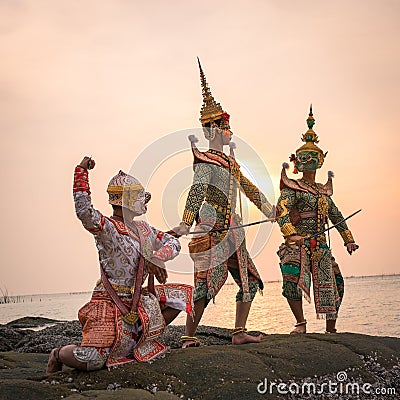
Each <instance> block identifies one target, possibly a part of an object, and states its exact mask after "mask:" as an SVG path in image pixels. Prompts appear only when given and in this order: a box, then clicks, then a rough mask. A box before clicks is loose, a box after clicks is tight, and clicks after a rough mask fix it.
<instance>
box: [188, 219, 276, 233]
mask: <svg viewBox="0 0 400 400" xmlns="http://www.w3.org/2000/svg"><path fill="white" fill-rule="evenodd" d="M264 222H275V218H266V219H262V220H260V221H255V222H250V223H248V224H243V225H237V226H230V227H229V228H217V229H210V230H208V231H190V232H189V233H188V235H199V234H204V233H210V232H224V231H231V230H233V229H239V228H245V227H246V226H252V225H258V224H263V223H264Z"/></svg>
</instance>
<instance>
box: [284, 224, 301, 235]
mask: <svg viewBox="0 0 400 400" xmlns="http://www.w3.org/2000/svg"><path fill="white" fill-rule="evenodd" d="M281 232H282V235H283V236H284V237H288V236H292V235H296V234H297V232H296V229H295V227H294V226H293V225H292V224H291V223H290V222H286V223H285V224H283V225H282V226H281Z"/></svg>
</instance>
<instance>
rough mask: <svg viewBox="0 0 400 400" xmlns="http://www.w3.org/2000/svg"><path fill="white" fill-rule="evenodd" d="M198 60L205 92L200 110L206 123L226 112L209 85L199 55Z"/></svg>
mask: <svg viewBox="0 0 400 400" xmlns="http://www.w3.org/2000/svg"><path fill="white" fill-rule="evenodd" d="M197 62H198V64H199V70H200V81H201V88H202V94H203V105H202V106H201V110H200V122H201V124H202V125H204V124H206V123H207V122H211V121H214V120H216V119H219V118H221V116H222V115H223V114H226V113H224V110H223V109H222V107H221V104H219V103H217V102H216V101H215V99H214V97H213V95H212V94H211V90H210V88H209V87H208V84H207V81H206V76H205V75H204V72H203V68H202V67H201V64H200V60H199V57H197Z"/></svg>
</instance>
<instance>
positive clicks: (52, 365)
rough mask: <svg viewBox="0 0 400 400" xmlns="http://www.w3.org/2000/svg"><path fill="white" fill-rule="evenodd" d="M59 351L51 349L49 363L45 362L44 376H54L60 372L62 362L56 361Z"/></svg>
mask: <svg viewBox="0 0 400 400" xmlns="http://www.w3.org/2000/svg"><path fill="white" fill-rule="evenodd" d="M58 351H59V349H58V348H56V349H53V350H52V351H51V353H50V356H49V361H48V362H47V368H46V375H51V374H54V373H55V372H58V371H61V370H62V366H63V364H62V362H61V361H58V359H57V358H58V357H57V353H58Z"/></svg>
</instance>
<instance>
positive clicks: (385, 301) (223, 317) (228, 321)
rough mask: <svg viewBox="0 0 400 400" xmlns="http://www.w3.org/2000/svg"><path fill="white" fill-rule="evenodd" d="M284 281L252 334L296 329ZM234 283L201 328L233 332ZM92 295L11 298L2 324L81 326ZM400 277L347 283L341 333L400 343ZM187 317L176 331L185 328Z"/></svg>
mask: <svg viewBox="0 0 400 400" xmlns="http://www.w3.org/2000/svg"><path fill="white" fill-rule="evenodd" d="M281 286H282V281H279V280H278V281H266V282H265V288H264V291H263V292H264V295H259V294H258V295H257V296H256V298H255V299H254V301H253V305H252V308H251V310H250V315H249V319H248V323H247V328H248V329H249V330H260V331H263V332H265V333H267V334H276V333H278V334H284V333H288V332H290V330H292V328H293V324H294V322H295V321H294V318H293V316H292V314H291V312H290V309H289V306H288V304H287V302H286V299H285V298H284V297H283V296H282V295H281ZM236 292H237V286H236V284H234V283H228V284H226V285H224V287H223V288H222V290H221V291H220V293H219V294H218V295H217V297H216V299H215V304H213V303H210V305H209V306H208V307H207V309H206V311H205V313H204V316H203V318H202V320H201V322H200V324H201V325H210V326H216V327H221V328H233V325H234V318H235V296H236ZM90 296H91V291H84V292H70V293H52V294H31V295H18V296H10V298H11V299H10V300H11V301H13V300H15V302H10V303H6V304H0V324H6V323H8V322H11V321H13V320H15V319H18V318H22V317H27V316H30V317H45V318H51V319H56V320H62V321H70V320H76V319H77V314H78V310H79V309H80V308H81V307H82V306H83V305H84V304H85V303H86V302H87V301H89V299H90ZM303 302H304V311H305V317H306V319H307V321H308V324H307V331H308V332H317V333H322V332H324V330H325V321H324V320H318V319H316V316H315V309H314V304H313V303H311V304H309V303H307V302H306V301H303ZM399 304H400V274H391V275H374V276H349V277H345V295H344V299H343V303H342V306H341V308H340V312H339V318H338V322H337V328H338V331H339V332H354V333H363V334H368V335H377V336H394V337H400V306H399ZM185 319H186V317H185V315H184V314H183V313H181V314H180V315H179V316H178V317H177V318H176V320H175V321H174V322H173V325H184V324H185Z"/></svg>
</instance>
